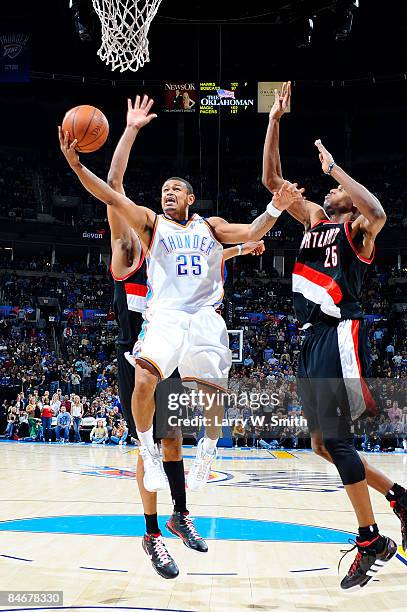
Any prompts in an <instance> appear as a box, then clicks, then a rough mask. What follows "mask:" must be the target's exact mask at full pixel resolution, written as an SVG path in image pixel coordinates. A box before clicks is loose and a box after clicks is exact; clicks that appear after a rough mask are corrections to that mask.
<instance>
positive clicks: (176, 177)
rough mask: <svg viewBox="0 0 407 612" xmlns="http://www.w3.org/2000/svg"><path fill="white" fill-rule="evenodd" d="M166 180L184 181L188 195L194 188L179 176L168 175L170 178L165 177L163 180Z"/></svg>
mask: <svg viewBox="0 0 407 612" xmlns="http://www.w3.org/2000/svg"><path fill="white" fill-rule="evenodd" d="M167 181H180V182H181V183H184V185H185V187H186V188H187V191H188V195H190V194H193V193H194V188H193V187H192V185H191V183H190V182H189V181H187V180H186V179H183V178H180V177H179V176H170V178H167V179H166V180H165V181H164V182H165V183H166V182H167Z"/></svg>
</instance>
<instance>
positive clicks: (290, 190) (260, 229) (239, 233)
mask: <svg viewBox="0 0 407 612" xmlns="http://www.w3.org/2000/svg"><path fill="white" fill-rule="evenodd" d="M302 192H303V189H298V187H297V184H296V183H289V182H288V181H284V183H283V184H282V185H281V187H280V189H279V190H278V191H277V192H276V193H275V194H274V195H273V199H272V201H271V202H270V204H269V205H268V206H267V209H266V211H265V212H264V213H263V214H261V215H259V216H258V217H256V219H254V221H252V223H228V222H227V221H225V219H222V218H221V217H211V218H209V219H208V223H209V224H210V225H211V227H213V229H214V231H215V234H216V236H217V238H218V240H219V241H220V242H222V243H224V244H236V243H238V242H250V241H253V240H260V239H261V238H262V237H263V236H264V235H265V234H267V232H268V231H269V230H271V228H272V227H273V225H274V224H275V223H276V221H277V219H278V217H279V216H280V214H281V213H282V212H283V211H284V210H287V209H288V208H289V207H290V206H293V205H296V203H297V202H299V201H300V200H301V201H303V197H302Z"/></svg>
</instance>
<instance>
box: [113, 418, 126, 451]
mask: <svg viewBox="0 0 407 612" xmlns="http://www.w3.org/2000/svg"><path fill="white" fill-rule="evenodd" d="M128 433H129V430H128V429H127V427H126V421H125V420H124V419H121V420H120V421H119V422H118V424H117V425H113V429H112V435H111V436H110V441H111V442H113V444H119V445H126V444H127V442H126V439H127V436H128Z"/></svg>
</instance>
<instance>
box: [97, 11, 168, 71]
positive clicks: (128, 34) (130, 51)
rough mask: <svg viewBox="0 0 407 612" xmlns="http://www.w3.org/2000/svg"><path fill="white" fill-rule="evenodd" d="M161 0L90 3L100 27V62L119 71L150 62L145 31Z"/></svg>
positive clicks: (146, 32) (136, 68)
mask: <svg viewBox="0 0 407 612" xmlns="http://www.w3.org/2000/svg"><path fill="white" fill-rule="evenodd" d="M161 2H162V0H92V3H93V8H94V9H95V11H96V13H97V15H98V17H99V19H100V23H101V24H102V45H101V47H100V49H99V51H98V55H99V57H100V59H101V60H102V61H103V62H105V63H106V65H107V66H111V68H112V70H117V68H120V72H124V71H125V70H131V71H132V72H136V70H138V69H139V68H141V67H142V66H144V64H145V62H149V61H150V56H149V53H148V38H147V35H148V31H149V29H150V25H151V22H152V20H153V19H154V17H155V15H156V13H157V11H158V8H159V6H160V4H161Z"/></svg>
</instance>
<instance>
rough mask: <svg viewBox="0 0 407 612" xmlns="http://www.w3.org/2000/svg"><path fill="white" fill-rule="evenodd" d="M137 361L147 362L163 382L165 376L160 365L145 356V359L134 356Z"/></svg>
mask: <svg viewBox="0 0 407 612" xmlns="http://www.w3.org/2000/svg"><path fill="white" fill-rule="evenodd" d="M134 358H135V360H136V361H145V362H146V363H148V364H149V365H151V366H153V368H154V369H155V370H156V371H157V374H158V377H159V378H160V379H161V380H163V379H164V374H163V373H162V372H161V369H160V368H159V367H158V365H157V364H156V363H155V362H154V361H153V360H152V359H150V358H149V357H145V356H144V355H143V357H138V356H137V355H135V356H134Z"/></svg>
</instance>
